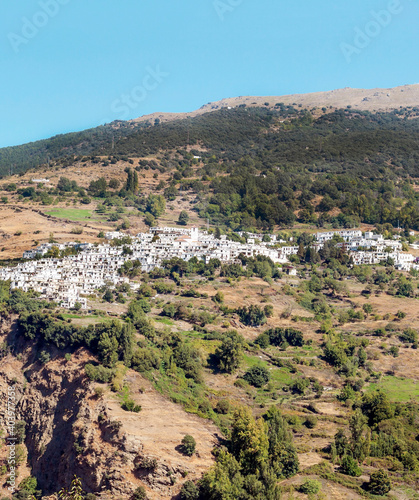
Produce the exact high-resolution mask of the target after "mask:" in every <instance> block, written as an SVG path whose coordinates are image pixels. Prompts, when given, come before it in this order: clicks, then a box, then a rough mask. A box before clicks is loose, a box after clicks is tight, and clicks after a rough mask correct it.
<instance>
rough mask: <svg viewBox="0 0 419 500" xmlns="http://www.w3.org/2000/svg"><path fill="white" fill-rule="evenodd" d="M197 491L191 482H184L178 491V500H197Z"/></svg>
mask: <svg viewBox="0 0 419 500" xmlns="http://www.w3.org/2000/svg"><path fill="white" fill-rule="evenodd" d="M198 498H199V489H198V487H197V486H196V484H195V483H193V482H192V481H186V483H185V484H184V485H183V486H182V489H181V490H180V500H198Z"/></svg>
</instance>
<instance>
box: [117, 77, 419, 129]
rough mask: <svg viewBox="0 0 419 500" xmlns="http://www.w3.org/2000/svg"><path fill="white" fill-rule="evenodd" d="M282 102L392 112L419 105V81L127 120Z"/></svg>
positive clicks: (234, 100) (239, 100)
mask: <svg viewBox="0 0 419 500" xmlns="http://www.w3.org/2000/svg"><path fill="white" fill-rule="evenodd" d="M279 102H283V103H284V104H285V105H290V104H293V103H295V104H296V105H300V104H301V105H302V106H303V107H323V106H329V107H330V106H331V107H332V108H343V107H347V106H351V107H353V108H355V109H359V110H363V111H371V112H373V111H376V112H378V111H389V110H392V109H396V108H398V107H400V106H403V107H404V106H415V105H418V104H419V84H410V85H409V84H407V85H401V86H398V87H389V88H380V87H377V88H374V89H359V88H351V87H345V88H342V89H334V90H328V91H321V92H309V93H303V94H287V95H283V96H239V97H227V98H224V99H221V100H219V101H213V102H209V103H207V104H204V105H203V106H201V107H200V108H198V109H196V110H194V111H189V112H181V113H171V112H154V113H151V114H147V115H143V116H140V117H138V118H134V119H132V120H127V121H128V122H133V123H138V122H144V121H149V120H154V119H159V120H160V121H164V122H165V121H172V120H178V119H182V118H185V119H186V118H193V117H195V116H198V115H201V114H204V113H208V112H211V111H217V110H219V109H222V108H228V107H237V106H240V105H243V104H245V105H246V106H250V107H260V106H264V105H265V103H269V106H268V107H273V106H275V104H276V103H279Z"/></svg>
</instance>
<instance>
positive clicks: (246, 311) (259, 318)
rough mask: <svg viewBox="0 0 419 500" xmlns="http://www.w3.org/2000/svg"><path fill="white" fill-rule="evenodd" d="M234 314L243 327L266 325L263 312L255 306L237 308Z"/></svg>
mask: <svg viewBox="0 0 419 500" xmlns="http://www.w3.org/2000/svg"><path fill="white" fill-rule="evenodd" d="M236 312H237V314H238V315H239V317H240V321H241V322H242V323H243V324H244V325H247V326H260V325H263V324H265V323H266V315H265V311H264V310H263V309H262V308H261V307H259V306H257V305H254V304H252V305H250V306H248V307H246V306H243V307H239V308H238V309H237V310H236Z"/></svg>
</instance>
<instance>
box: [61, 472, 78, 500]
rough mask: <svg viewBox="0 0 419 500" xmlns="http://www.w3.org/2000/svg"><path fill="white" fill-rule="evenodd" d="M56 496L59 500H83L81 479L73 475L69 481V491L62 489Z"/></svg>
mask: <svg viewBox="0 0 419 500" xmlns="http://www.w3.org/2000/svg"><path fill="white" fill-rule="evenodd" d="M58 496H59V498H60V499H61V500H83V498H84V492H83V488H82V484H81V479H80V478H79V477H77V476H76V475H75V476H74V479H73V480H72V481H71V485H70V489H66V488H62V489H61V490H60V491H59V492H58Z"/></svg>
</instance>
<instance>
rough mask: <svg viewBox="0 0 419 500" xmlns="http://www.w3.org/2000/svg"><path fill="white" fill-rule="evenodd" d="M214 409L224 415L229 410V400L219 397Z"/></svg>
mask: <svg viewBox="0 0 419 500" xmlns="http://www.w3.org/2000/svg"><path fill="white" fill-rule="evenodd" d="M215 411H216V412H217V413H220V414H221V415H226V414H227V413H228V412H229V411H230V401H229V400H228V399H220V401H218V402H217V406H216V407H215Z"/></svg>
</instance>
